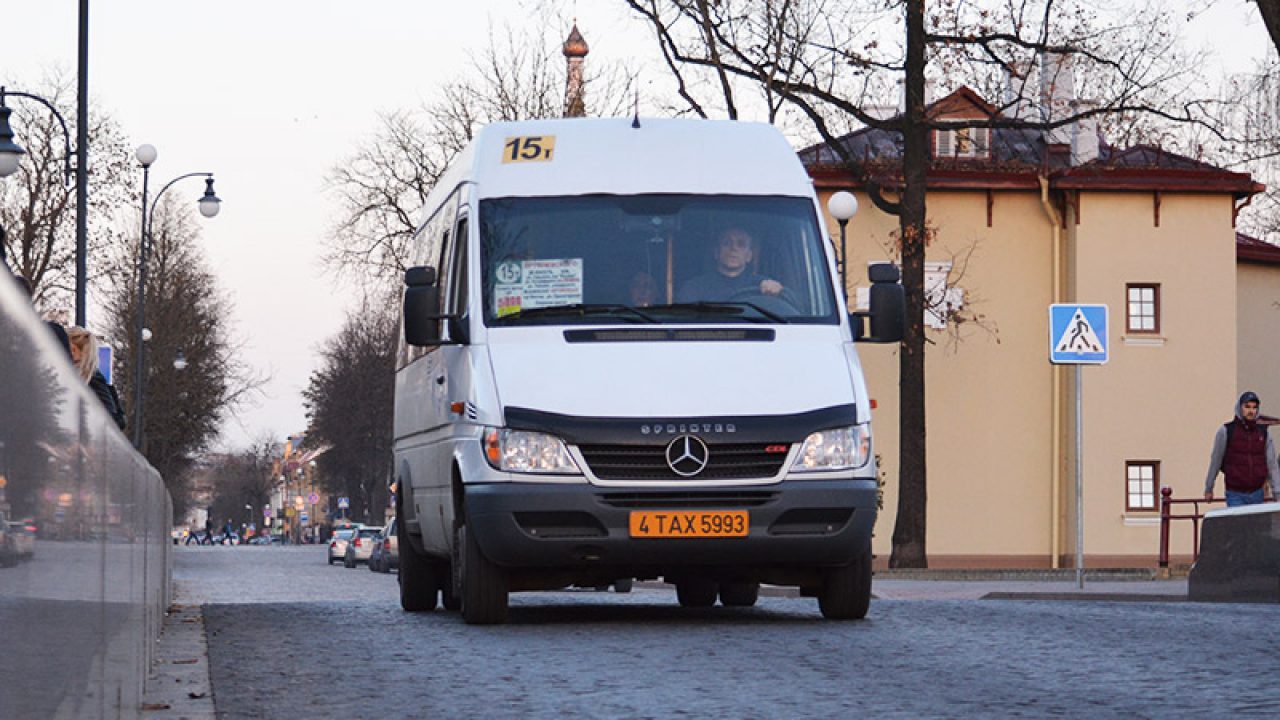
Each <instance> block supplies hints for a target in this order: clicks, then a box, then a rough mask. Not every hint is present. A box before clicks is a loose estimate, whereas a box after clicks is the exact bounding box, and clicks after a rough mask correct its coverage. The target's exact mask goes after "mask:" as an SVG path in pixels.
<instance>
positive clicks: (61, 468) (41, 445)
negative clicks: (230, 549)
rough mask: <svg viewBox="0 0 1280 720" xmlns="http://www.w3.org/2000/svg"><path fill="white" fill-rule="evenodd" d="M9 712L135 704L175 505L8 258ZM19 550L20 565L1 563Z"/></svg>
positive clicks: (0, 459) (4, 471) (1, 459)
mask: <svg viewBox="0 0 1280 720" xmlns="http://www.w3.org/2000/svg"><path fill="white" fill-rule="evenodd" d="M0 477H3V482H0V523H7V522H8V521H10V520H16V521H23V524H24V525H31V526H34V527H35V528H36V531H35V537H34V539H33V541H32V543H30V544H27V543H25V542H24V543H23V545H22V547H21V548H18V547H16V546H14V545H12V544H11V543H10V542H8V541H7V539H6V541H5V542H0V610H2V611H3V614H2V615H0V638H3V647H4V651H3V652H2V653H0V718H45V717H135V716H136V715H137V709H138V707H139V705H140V703H141V701H142V698H141V697H140V691H141V689H142V687H143V681H144V679H145V678H146V676H147V670H148V667H149V664H150V660H151V657H150V655H151V652H152V649H153V648H154V643H153V642H152V640H153V639H154V638H155V637H156V636H157V634H158V632H159V622H160V619H161V618H162V617H163V611H164V608H165V607H166V606H167V603H168V597H167V585H166V575H167V568H168V566H169V554H168V553H169V551H170V537H169V530H170V527H171V525H170V521H171V515H172V506H171V505H170V503H169V494H168V492H167V491H166V490H165V487H164V484H163V482H161V479H160V476H159V475H158V474H157V473H156V471H155V470H154V469H152V468H151V466H150V465H148V464H147V463H146V461H145V460H144V459H143V458H142V457H141V456H140V455H138V454H137V453H135V452H134V451H133V449H132V447H130V445H129V442H128V440H126V438H125V437H124V435H122V434H121V432H120V430H119V429H118V428H117V427H116V425H115V423H114V422H113V421H112V420H111V417H110V416H109V415H108V414H107V411H106V410H105V409H104V408H103V407H102V404H101V403H100V402H99V401H98V398H97V397H96V396H95V395H93V394H92V393H91V392H90V391H89V389H88V387H87V385H86V383H85V382H84V381H82V380H81V379H80V376H79V375H78V374H76V373H75V372H74V371H73V370H72V366H71V362H70V357H69V356H68V355H67V353H66V351H65V350H64V349H63V348H62V346H61V345H60V344H58V342H57V341H56V340H55V338H54V336H53V334H52V333H50V332H49V330H48V328H47V327H46V326H45V325H44V323H42V322H41V321H40V319H39V318H38V317H37V316H36V314H35V312H34V311H33V310H32V308H31V304H30V302H29V301H28V299H27V298H26V297H25V296H24V295H22V294H21V291H19V290H18V288H17V286H16V284H15V283H14V282H13V281H12V279H11V278H10V277H9V275H8V273H7V271H5V270H2V269H0ZM11 563H16V564H17V566H16V567H3V566H7V565H10V564H11Z"/></svg>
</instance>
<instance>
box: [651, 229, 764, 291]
mask: <svg viewBox="0 0 1280 720" xmlns="http://www.w3.org/2000/svg"><path fill="white" fill-rule="evenodd" d="M755 256H756V243H755V239H754V238H752V237H751V234H750V233H748V232H747V231H746V230H743V229H742V228H738V227H731V228H729V229H727V230H725V231H724V232H722V233H720V236H719V237H718V238H716V244H715V260H716V269H715V272H710V273H705V274H702V275H699V276H697V277H694V278H692V279H690V280H689V281H688V282H686V283H685V284H684V285H683V286H682V287H681V288H680V292H679V293H677V294H676V301H677V302H682V303H684V302H722V301H726V300H733V299H735V298H736V299H743V298H747V297H750V296H752V295H771V296H775V297H776V296H778V295H781V294H782V292H783V287H782V283H780V282H778V281H777V280H773V279H771V278H767V277H765V276H763V275H761V274H759V273H757V272H755V271H754V270H752V269H751V263H752V262H753V261H754V260H755Z"/></svg>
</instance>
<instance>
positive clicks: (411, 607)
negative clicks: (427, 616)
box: [396, 498, 439, 612]
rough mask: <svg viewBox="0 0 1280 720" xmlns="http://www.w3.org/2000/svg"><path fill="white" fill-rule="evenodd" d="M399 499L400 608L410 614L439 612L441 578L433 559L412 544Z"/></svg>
mask: <svg viewBox="0 0 1280 720" xmlns="http://www.w3.org/2000/svg"><path fill="white" fill-rule="evenodd" d="M400 502H401V501H400V499H399V498H396V542H397V543H399V545H400V573H399V574H398V576H397V577H398V578H399V581H400V607H402V608H404V609H405V610H407V611H409V612H428V611H431V610H435V609H436V597H437V595H438V594H439V593H438V591H439V579H438V577H437V575H436V572H435V567H434V565H433V564H432V562H431V559H430V558H428V557H425V556H423V555H420V554H419V553H418V551H417V550H414V549H413V543H411V542H410V541H409V531H408V530H407V529H406V527H405V522H404V513H402V512H400Z"/></svg>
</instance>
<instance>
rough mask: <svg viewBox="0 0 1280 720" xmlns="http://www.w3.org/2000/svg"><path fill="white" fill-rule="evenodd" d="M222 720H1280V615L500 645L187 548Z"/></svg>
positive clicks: (661, 631)
mask: <svg viewBox="0 0 1280 720" xmlns="http://www.w3.org/2000/svg"><path fill="white" fill-rule="evenodd" d="M174 577H175V581H176V582H177V583H179V584H180V585H181V586H182V593H183V594H184V595H185V597H186V598H187V600H188V601H191V602H199V603H203V604H204V615H205V627H206V631H207V635H208V642H209V663H210V675H211V679H212V683H213V692H214V703H215V706H216V709H217V711H218V716H219V717H226V718H282V717H344V718H409V717H427V716H441V715H443V716H446V717H485V718H490V717H625V718H672V717H677V718H679V717H698V716H712V717H724V718H776V717H851V716H854V715H863V714H870V715H876V716H886V717H996V716H998V717H1009V716H1032V717H1039V716H1071V717H1085V716H1087V717H1120V716H1125V717H1161V718H1164V717H1170V716H1197V717H1206V716H1207V717H1215V716H1226V715H1241V714H1243V715H1258V716H1271V717H1274V716H1276V715H1278V714H1280V693H1277V691H1276V669H1277V667H1280V665H1278V664H1277V657H1280V649H1278V646H1277V642H1276V640H1277V638H1278V637H1280V631H1278V630H1277V627H1280V607H1276V606H1249V605H1206V604H1193V603H1142V602H1102V601H1091V602H1080V601H1075V602H1072V601H1038V600H1033V601H1025V600H930V601H918V600H915V601H913V600H876V601H873V603H872V607H871V613H870V615H869V617H868V618H867V619H866V620H864V621H861V622H845V623H833V622H828V621H824V620H823V619H822V618H821V615H820V614H819V613H818V609H817V604H816V602H815V601H814V600H812V599H807V598H788V597H762V598H761V600H760V603H759V604H758V605H757V606H756V607H754V608H747V609H741V608H733V609H729V608H720V607H717V608H710V609H684V608H680V607H679V606H678V605H677V603H676V601H675V595H674V593H673V592H670V591H667V590H659V589H643V588H637V589H636V591H634V592H633V593H631V594H629V595H620V594H616V593H599V592H594V591H567V592H549V593H521V594H515V595H513V596H512V610H511V621H510V623H509V624H507V625H503V626H496V627H494V626H490V627H473V626H468V625H465V624H464V623H463V622H462V620H461V618H460V617H459V616H458V615H457V614H456V613H448V612H443V611H437V612H435V613H424V614H409V613H404V612H402V611H401V610H400V608H399V604H398V600H397V594H396V579H395V575H394V574H392V575H381V574H375V573H371V572H369V571H368V570H367V569H365V568H364V567H363V566H362V567H360V568H358V569H355V570H348V569H345V568H343V567H341V566H340V565H334V566H328V565H326V564H325V562H324V548H323V547H300V548H278V547H269V548H256V547H241V548H195V547H193V548H183V549H181V550H180V551H179V552H178V553H176V557H175V567H174Z"/></svg>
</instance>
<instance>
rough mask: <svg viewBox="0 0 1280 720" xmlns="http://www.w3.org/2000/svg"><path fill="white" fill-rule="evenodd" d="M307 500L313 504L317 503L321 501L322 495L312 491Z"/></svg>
mask: <svg viewBox="0 0 1280 720" xmlns="http://www.w3.org/2000/svg"><path fill="white" fill-rule="evenodd" d="M307 502H308V503H311V504H312V505H315V504H316V503H318V502H320V496H319V495H318V494H316V493H311V494H310V495H308V496H307Z"/></svg>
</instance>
